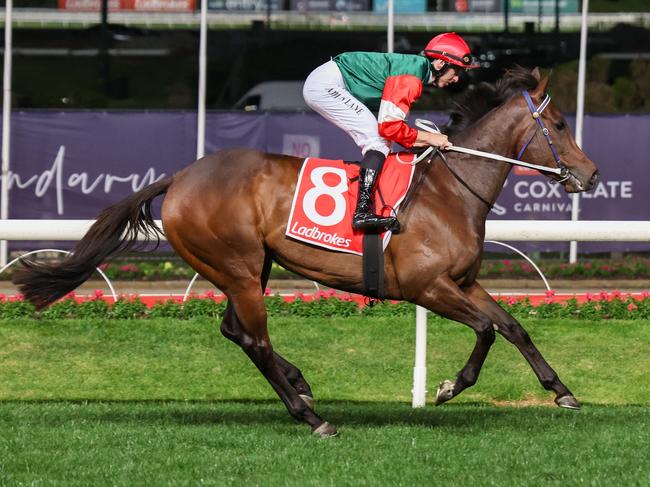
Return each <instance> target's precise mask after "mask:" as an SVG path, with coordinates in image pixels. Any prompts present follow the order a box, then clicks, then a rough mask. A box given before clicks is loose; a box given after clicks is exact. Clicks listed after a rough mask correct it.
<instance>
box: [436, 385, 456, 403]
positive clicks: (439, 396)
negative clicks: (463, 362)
mask: <svg viewBox="0 0 650 487" xmlns="http://www.w3.org/2000/svg"><path fill="white" fill-rule="evenodd" d="M454 386H455V384H454V383H453V382H452V381H450V380H444V381H442V382H441V383H440V385H439V386H438V391H437V392H436V406H440V405H441V404H443V403H445V402H447V401H449V400H450V399H451V398H452V397H454Z"/></svg>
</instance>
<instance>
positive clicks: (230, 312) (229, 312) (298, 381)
mask: <svg viewBox="0 0 650 487" xmlns="http://www.w3.org/2000/svg"><path fill="white" fill-rule="evenodd" d="M221 333H222V334H223V336H225V337H226V338H228V339H229V340H231V341H232V342H234V343H236V344H237V345H240V346H241V344H242V343H243V339H244V329H243V328H242V326H241V323H240V321H239V319H238V318H237V314H236V313H235V310H234V308H233V306H232V304H230V303H228V306H226V311H225V313H224V317H223V321H222V322H221ZM273 357H274V359H275V361H276V363H277V364H278V366H279V367H280V369H281V370H282V373H283V374H284V375H285V377H286V378H287V380H288V381H289V383H290V384H291V385H292V386H293V388H294V389H295V390H296V392H298V394H299V395H300V397H301V398H302V399H303V400H304V401H305V402H306V403H307V405H308V406H309V407H310V408H312V409H314V399H313V394H312V392H311V387H310V386H309V384H308V383H307V381H306V380H305V378H304V377H303V375H302V372H301V371H300V369H299V368H298V367H296V366H295V365H293V364H292V363H291V362H289V361H288V360H286V359H284V358H283V357H282V356H281V355H280V354H278V353H277V352H273Z"/></svg>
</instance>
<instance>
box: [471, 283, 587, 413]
mask: <svg viewBox="0 0 650 487" xmlns="http://www.w3.org/2000/svg"><path fill="white" fill-rule="evenodd" d="M466 293H467V296H468V297H469V299H470V300H471V301H472V302H473V303H474V304H475V305H476V306H477V307H478V308H479V309H481V310H482V311H483V312H484V313H485V314H486V315H488V316H489V317H490V318H491V319H492V320H493V321H494V324H495V325H496V329H497V331H498V332H499V333H500V334H501V335H503V336H504V337H505V339H506V340H508V341H509V342H511V343H512V344H513V345H515V346H516V347H517V348H518V349H519V351H520V352H521V354H522V355H523V356H524V357H525V359H526V360H527V361H528V363H529V364H530V366H531V367H532V369H533V371H534V372H535V375H536V376H537V378H538V379H539V381H540V383H541V384H542V386H543V387H544V389H546V390H552V391H554V392H555V394H556V396H555V402H556V404H557V405H558V406H561V407H565V408H570V409H580V404H579V403H578V401H577V400H576V398H575V397H574V396H573V394H571V391H569V389H568V388H567V387H566V386H565V385H564V384H563V383H562V381H561V380H560V378H559V377H558V375H557V373H556V372H555V371H554V370H553V369H552V368H551V366H550V365H549V364H548V362H546V360H545V359H544V357H543V356H542V354H541V353H540V351H539V350H538V349H537V347H536V346H535V345H534V344H533V342H532V340H531V339H530V336H528V333H527V332H526V330H524V328H523V327H522V326H521V324H520V323H519V322H518V321H517V320H516V319H515V318H514V317H513V316H512V315H511V314H510V313H508V312H507V311H506V310H504V309H503V308H502V307H501V306H499V303H497V302H496V301H495V300H494V299H493V298H492V296H490V294H489V293H488V292H487V291H485V289H483V288H482V287H481V286H480V285H479V284H478V283H476V284H474V285H473V286H472V287H470V288H468V289H467V291H466Z"/></svg>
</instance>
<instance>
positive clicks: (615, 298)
mask: <svg viewBox="0 0 650 487" xmlns="http://www.w3.org/2000/svg"><path fill="white" fill-rule="evenodd" d="M497 300H498V301H499V303H500V304H501V306H503V307H504V308H505V309H506V310H508V311H509V312H510V313H511V314H513V315H514V316H515V317H517V318H519V319H525V318H531V317H533V318H573V319H576V318H577V319H581V318H584V319H590V320H593V319H637V318H641V319H650V292H648V291H644V292H641V293H633V294H630V293H620V292H617V291H614V292H611V293H607V292H601V293H596V294H592V293H586V294H581V295H568V294H563V295H558V294H556V293H554V292H553V291H547V292H546V293H545V294H541V295H519V296H497ZM265 301H266V308H267V311H268V314H269V315H270V316H301V317H309V316H317V317H327V316H343V317H345V316H350V317H351V316H364V315H369V316H410V315H414V314H415V307H414V306H413V305H412V304H410V303H405V302H392V301H384V302H375V303H372V305H371V304H370V303H369V302H368V300H367V299H365V298H364V297H363V296H358V295H353V294H339V293H336V292H335V291H328V292H322V291H319V292H317V293H315V294H310V295H304V294H300V293H298V294H295V295H291V296H280V295H269V294H268V292H267V295H266V296H265ZM225 308H226V300H225V297H224V296H223V295H220V294H215V293H213V292H208V293H206V294H204V295H202V296H192V297H190V299H188V300H187V301H186V302H184V303H183V302H182V298H181V297H178V296H174V297H169V296H167V297H162V296H142V297H141V296H121V297H120V298H119V299H118V300H117V301H115V302H113V299H112V298H107V297H106V296H104V295H103V293H102V291H95V294H94V295H92V296H77V295H75V294H73V293H71V294H69V295H68V296H66V297H65V298H63V299H61V300H59V301H57V302H56V303H54V304H52V305H51V306H50V307H48V308H47V309H45V310H43V311H41V312H40V313H36V311H35V310H34V307H33V306H32V305H31V304H30V303H28V302H27V301H25V300H23V299H22V297H21V296H16V297H7V296H2V295H0V319H14V318H21V317H40V318H43V319H85V318H112V319H139V318H159V317H168V318H177V319H190V318H194V317H200V316H208V317H215V318H219V317H221V316H222V315H223V313H224V311H225Z"/></svg>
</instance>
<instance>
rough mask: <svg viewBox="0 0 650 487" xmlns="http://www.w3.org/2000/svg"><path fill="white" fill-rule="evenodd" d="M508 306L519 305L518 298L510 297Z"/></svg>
mask: <svg viewBox="0 0 650 487" xmlns="http://www.w3.org/2000/svg"><path fill="white" fill-rule="evenodd" d="M508 304H509V305H510V306H512V305H513V304H517V298H515V297H514V296H508Z"/></svg>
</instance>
